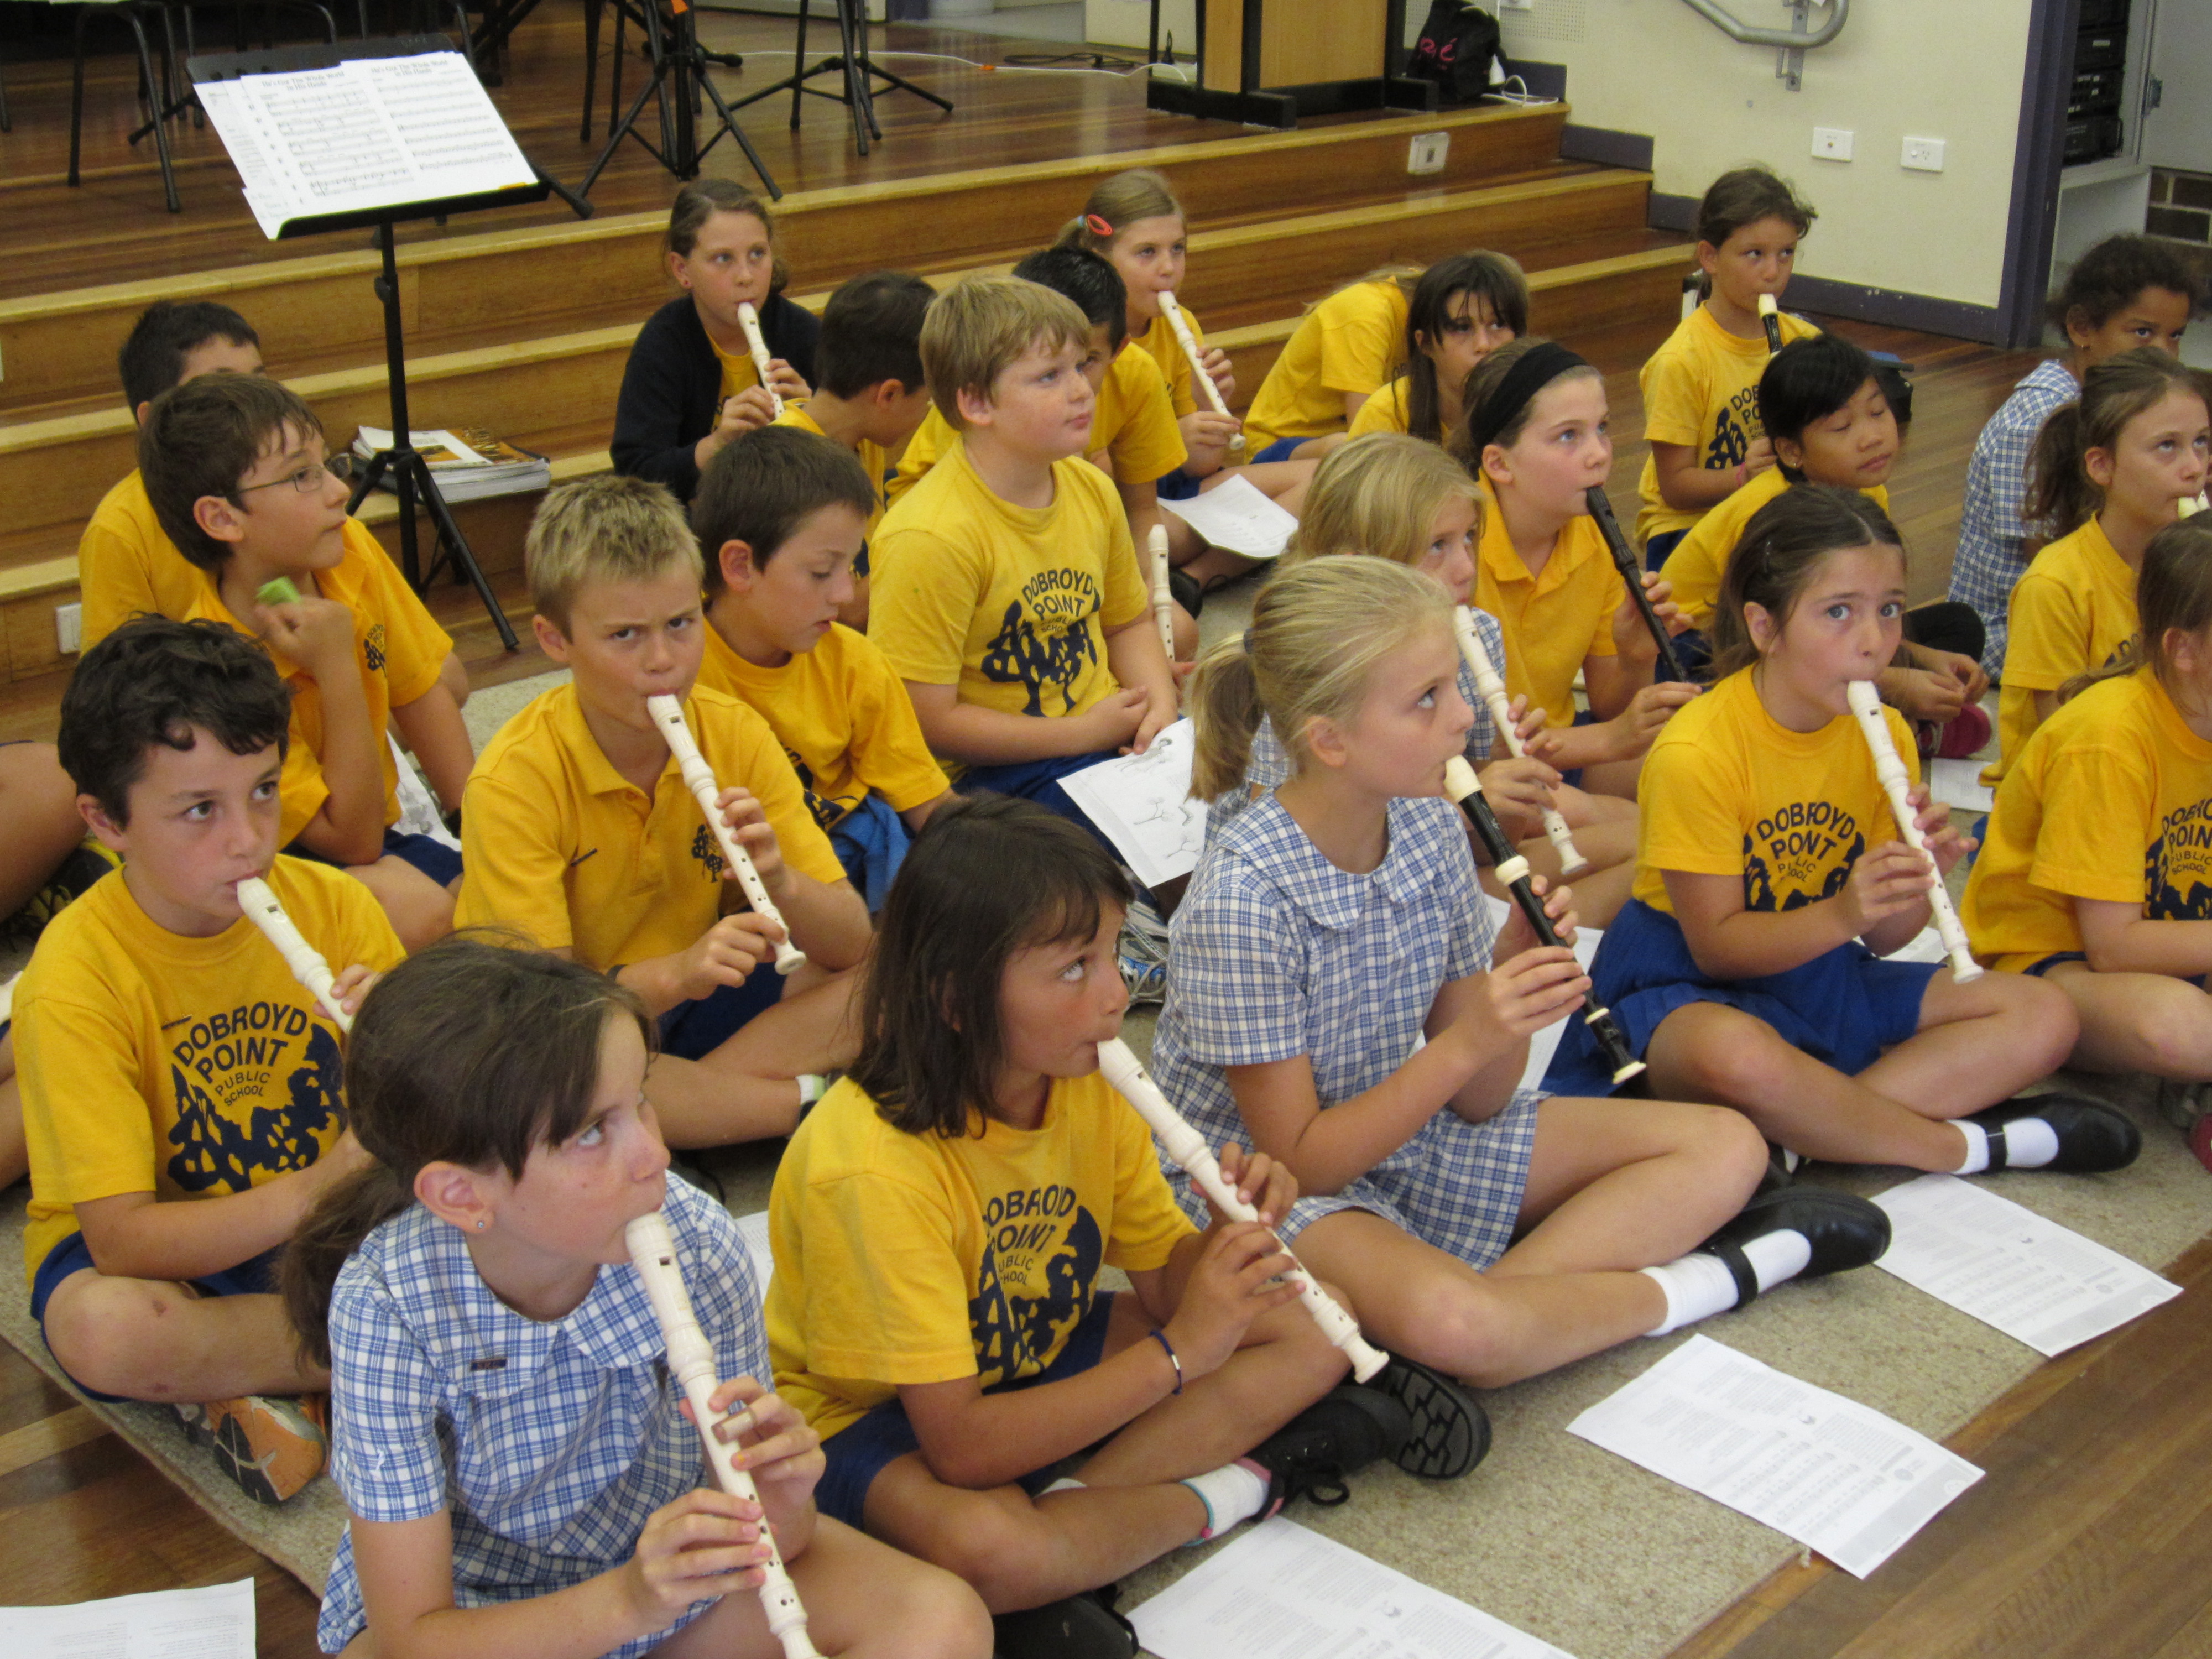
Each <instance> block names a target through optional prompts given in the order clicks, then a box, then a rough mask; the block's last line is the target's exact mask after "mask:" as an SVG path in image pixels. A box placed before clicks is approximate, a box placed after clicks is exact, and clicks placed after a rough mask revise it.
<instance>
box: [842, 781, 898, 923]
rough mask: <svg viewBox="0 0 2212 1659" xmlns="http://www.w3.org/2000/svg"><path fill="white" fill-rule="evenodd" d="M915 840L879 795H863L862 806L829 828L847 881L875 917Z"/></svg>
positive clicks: (882, 905) (888, 803)
mask: <svg viewBox="0 0 2212 1659" xmlns="http://www.w3.org/2000/svg"><path fill="white" fill-rule="evenodd" d="M913 845H914V837H913V836H910V835H908V833H907V828H906V820H905V819H904V818H902V817H900V816H899V815H898V814H897V813H896V812H895V811H892V810H891V804H890V802H889V801H887V800H885V799H884V798H883V797H882V796H880V795H864V796H862V797H861V798H860V805H858V806H856V807H854V809H853V810H852V811H849V812H848V813H847V814H846V815H845V816H844V817H842V818H840V819H838V821H837V822H836V823H835V824H833V825H831V826H830V829H829V847H830V850H831V851H833V852H835V853H836V854H837V862H838V863H839V864H841V865H842V866H844V867H845V879H846V880H848V881H849V882H851V883H852V884H853V890H854V891H855V892H857V893H859V894H860V896H861V897H862V898H864V899H866V901H867V902H868V914H869V915H875V914H876V912H877V911H878V910H880V909H882V908H884V900H885V899H886V898H888V897H890V890H891V879H892V878H893V877H895V876H896V875H897V874H898V872H899V866H901V865H902V864H904V863H905V862H906V854H907V849H908V848H909V847H911V846H913Z"/></svg>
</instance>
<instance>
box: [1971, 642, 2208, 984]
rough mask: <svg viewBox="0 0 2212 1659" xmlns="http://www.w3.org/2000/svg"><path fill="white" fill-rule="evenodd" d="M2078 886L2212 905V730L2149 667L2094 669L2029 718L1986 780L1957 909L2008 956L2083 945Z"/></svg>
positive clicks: (2132, 897) (1978, 937)
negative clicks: (2012, 750)
mask: <svg viewBox="0 0 2212 1659" xmlns="http://www.w3.org/2000/svg"><path fill="white" fill-rule="evenodd" d="M2077 898H2083V899H2100V900H2103V901H2106V902H2110V903H2113V904H2139V905H2141V906H2142V913H2143V915H2146V916H2148V917H2149V918H2151V919H2152V920H2153V921H2203V920H2205V919H2206V918H2207V917H2212V743H2207V742H2206V741H2205V740H2204V739H2203V738H2200V737H2198V736H2197V734H2196V733H2195V732H2192V731H2191V730H2190V729H2189V726H2188V725H2187V723H2186V722H2185V721H2184V720H2182V718H2181V715H2180V713H2179V711H2178V710H2177V709H2176V708H2174V706H2173V699H2172V697H2170V696H2167V695H2166V688H2165V687H2163V686H2161V685H2160V684H2159V683H2158V677H2157V676H2156V675H2155V674H2153V673H2152V672H2150V671H2149V670H2148V669H2137V670H2136V671H2135V672H2134V673H2132V674H2128V675H2124V676H2123V677H2122V678H2118V679H2111V680H2101V681H2100V682H2099V683H2098V684H2095V685H2093V686H2090V687H2089V688H2088V689H2087V690H2085V691H2083V692H2082V693H2081V696H2077V697H2075V699H2074V700H2073V701H2072V702H2069V703H2065V704H2063V705H2062V706H2061V707H2060V708H2058V710H2057V712H2056V713H2054V714H2052V715H2051V718H2050V719H2049V720H2045V722H2044V723H2043V724H2042V725H2041V726H2038V727H2037V728H2036V730H2035V732H2034V735H2033V736H2032V737H2030V738H2028V740H2027V744H2026V745H2025V746H2024V747H2023V748H2022V749H2021V752H2020V758H2019V761H2018V763H2016V764H2015V766H2014V767H2013V769H2012V770H2011V771H2010V773H2008V775H2006V778H2005V781H2004V782H2003V783H2002V785H2001V786H2000V787H1998V789H1997V800H1996V810H1994V811H1992V812H1990V825H1989V829H1988V831H1987V833H1986V835H1985V836H1984V840H1983V843H1982V850H1981V852H1980V854H1978V856H1977V857H1976V859H1975V860H1974V873H1973V877H1972V879H1971V880H1969V881H1968V882H1967V884H1966V899H1965V902H1963V903H1961V904H1960V907H1959V914H1960V920H1961V921H1964V922H1965V923H1966V936H1967V937H1968V938H1969V939H1972V941H1973V944H1974V954H1975V955H1976V956H1977V957H1979V958H1980V959H1981V960H1982V961H1983V962H1984V963H1989V964H1990V966H1992V967H1996V968H2009V969H2015V970H2017V969H2025V968H2027V967H2030V966H2032V965H2033V964H2034V963H2037V962H2039V961H2040V960H2041V959H2042V958H2043V957H2047V956H2049V955H2051V953H2052V952H2053V951H2078V950H2080V949H2081V922H2080V920H2079V918H2078V917H2077V916H2076V915H2075V912H2074V901H2075V899H2077Z"/></svg>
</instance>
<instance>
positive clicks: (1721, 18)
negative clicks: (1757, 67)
mask: <svg viewBox="0 0 2212 1659" xmlns="http://www.w3.org/2000/svg"><path fill="white" fill-rule="evenodd" d="M1682 3H1683V4H1684V5H1686V6H1687V7H1688V8H1689V9H1691V10H1692V11H1693V12H1695V13H1697V14H1698V15H1699V16H1700V17H1702V18H1704V19H1705V21H1707V22H1708V23H1711V25H1712V26H1713V27H1715V28H1717V29H1718V30H1719V31H1720V32H1721V33H1723V34H1725V35H1727V36H1728V38H1729V40H1741V42H1742V43H1743V44H1744V45H1745V46H1780V47H1782V48H1783V49H1784V51H1790V52H1796V51H1802V49H1803V48H1805V47H1807V46H1826V45H1827V44H1828V42H1829V41H1831V40H1834V39H1835V38H1836V37H1837V36H1838V34H1841V33H1843V32H1844V19H1845V18H1846V17H1848V16H1849V15H1850V9H1851V0H1830V3H1832V4H1833V5H1834V7H1835V9H1836V14H1835V15H1834V16H1832V17H1831V18H1830V19H1829V20H1828V21H1826V22H1825V23H1823V24H1822V25H1821V26H1820V27H1819V28H1817V29H1812V30H1808V31H1807V32H1805V33H1795V32H1793V31H1791V30H1789V29H1758V28H1753V27H1752V26H1751V25H1750V24H1748V23H1747V22H1744V21H1742V20H1741V19H1740V18H1738V17H1736V16H1735V15H1734V14H1732V13H1730V12H1728V11H1726V10H1723V9H1722V8H1721V6H1720V5H1719V4H1718V3H1717V0H1682ZM1814 3H1818V0H1814ZM1797 15H1798V16H1799V17H1800V18H1801V19H1802V17H1803V16H1804V15H1805V14H1804V7H1803V5H1802V3H1801V4H1800V5H1799V7H1798V13H1797Z"/></svg>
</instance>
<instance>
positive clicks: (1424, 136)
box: [1406, 132, 1451, 173]
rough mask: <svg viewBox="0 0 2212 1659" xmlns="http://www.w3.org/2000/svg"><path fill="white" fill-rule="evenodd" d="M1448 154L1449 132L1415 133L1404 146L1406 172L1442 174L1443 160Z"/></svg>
mask: <svg viewBox="0 0 2212 1659" xmlns="http://www.w3.org/2000/svg"><path fill="white" fill-rule="evenodd" d="M1450 154H1451V134H1449V132H1417V133H1415V134H1414V135H1413V141H1412V142H1411V143H1408V144H1407V146H1406V171H1407V172H1408V173H1442V172H1443V170H1444V158H1445V157H1446V156H1447V155H1450Z"/></svg>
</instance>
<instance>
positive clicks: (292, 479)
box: [233, 461, 337, 495]
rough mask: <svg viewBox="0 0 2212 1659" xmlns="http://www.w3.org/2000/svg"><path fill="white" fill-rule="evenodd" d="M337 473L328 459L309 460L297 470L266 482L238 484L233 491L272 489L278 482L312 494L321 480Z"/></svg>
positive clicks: (249, 491)
mask: <svg viewBox="0 0 2212 1659" xmlns="http://www.w3.org/2000/svg"><path fill="white" fill-rule="evenodd" d="M330 477H337V474H336V473H334V472H332V471H331V464H330V463H329V462H328V461H310V462H309V463H308V464H307V465H305V466H303V467H301V469H300V470H299V471H297V472H288V473H286V474H285V475H284V476H283V477H281V478H271V479H270V481H269V482H268V483H258V484H240V485H239V487H238V488H237V489H236V490H235V491H234V492H233V493H234V494H235V495H250V494H252V492H253V491H254V490H257V489H276V486H277V485H278V484H289V485H291V486H292V488H293V489H296V490H297V491H299V493H300V494H301V495H313V494H314V493H315V492H316V491H317V490H318V489H321V488H322V487H323V480H324V479H325V478H330Z"/></svg>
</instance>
